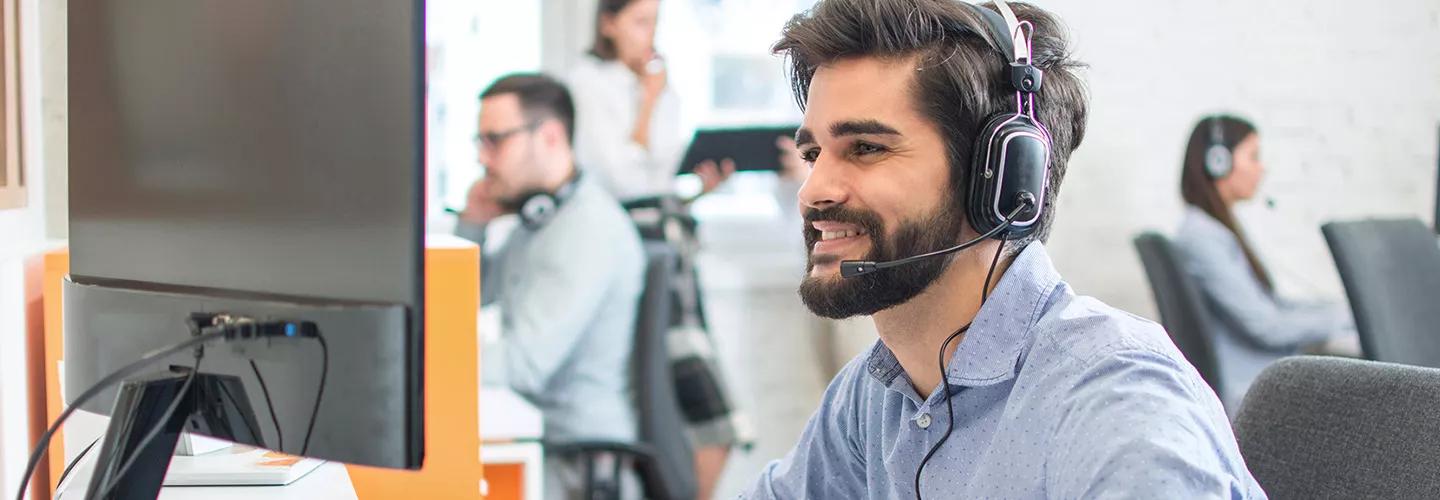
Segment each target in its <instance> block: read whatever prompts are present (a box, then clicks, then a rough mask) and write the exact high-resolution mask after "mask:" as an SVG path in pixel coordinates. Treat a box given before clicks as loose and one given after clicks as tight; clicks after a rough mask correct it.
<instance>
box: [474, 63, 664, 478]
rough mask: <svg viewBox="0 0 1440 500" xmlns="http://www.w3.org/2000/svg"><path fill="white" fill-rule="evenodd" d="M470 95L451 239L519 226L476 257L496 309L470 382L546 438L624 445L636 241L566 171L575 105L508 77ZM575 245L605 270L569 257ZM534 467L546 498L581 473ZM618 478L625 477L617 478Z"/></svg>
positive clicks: (570, 167)
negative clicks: (463, 184)
mask: <svg viewBox="0 0 1440 500" xmlns="http://www.w3.org/2000/svg"><path fill="white" fill-rule="evenodd" d="M480 100H481V106H480V110H481V111H480V118H479V132H478V133H477V134H476V148H477V153H478V155H479V160H480V163H481V164H482V165H484V166H485V177H484V178H482V179H480V180H478V181H476V182H475V183H474V184H473V185H472V186H471V188H470V192H469V195H468V196H467V200H466V205H465V210H464V211H463V212H461V213H460V219H461V221H462V226H461V228H462V229H464V230H463V231H461V232H462V233H468V236H469V237H471V238H474V239H476V241H477V242H478V243H480V244H481V245H482V247H483V246H484V240H485V238H484V235H485V226H486V225H488V224H490V222H491V221H492V220H494V219H495V218H497V217H499V216H501V215H507V214H515V215H518V217H519V219H520V221H521V224H520V226H519V227H516V228H515V229H514V230H512V231H511V232H510V233H509V234H508V236H507V237H506V238H505V240H504V242H503V244H501V246H500V248H498V249H496V250H495V251H493V252H486V253H484V254H483V256H482V259H483V262H482V264H481V266H480V269H481V303H482V304H484V305H490V304H496V305H498V306H499V307H500V311H501V313H500V327H499V332H497V333H498V334H499V337H498V338H497V339H494V340H493V341H489V340H488V339H487V341H486V342H485V343H484V345H483V348H482V349H481V353H482V360H481V363H480V366H481V370H482V371H483V379H482V380H483V381H484V383H485V384H488V385H500V386H505V387H509V388H510V389H511V390H513V391H515V392H516V393H517V394H519V395H520V396H521V397H524V398H525V399H526V400H528V401H529V402H530V403H531V404H534V405H535V406H536V407H537V408H539V410H540V412H541V414H542V416H543V419H544V433H545V438H546V439H547V440H550V441H553V442H561V443H563V442H567V441H582V440H599V441H616V442H622V443H630V442H634V441H635V439H636V435H637V429H636V425H637V423H636V422H637V419H636V414H635V408H634V404H633V402H632V398H631V396H630V395H631V393H632V392H633V391H634V388H633V387H632V384H631V383H630V376H629V374H630V359H631V351H632V347H633V345H634V333H635V318H636V311H637V308H638V303H639V300H640V294H641V290H642V287H643V285H642V279H643V275H644V265H645V264H644V262H645V257H644V253H643V251H642V250H641V245H640V238H639V236H638V235H637V234H636V232H635V227H634V226H633V225H632V224H631V223H630V220H629V219H628V218H627V217H626V216H625V213H624V212H623V211H622V210H621V209H620V206H619V204H618V203H617V202H616V201H615V200H614V199H613V198H611V197H610V194H609V193H606V192H605V190H604V189H602V188H601V187H600V186H599V185H597V184H596V183H595V182H594V181H593V180H591V179H589V176H587V175H584V174H583V173H581V172H579V171H577V170H576V168H575V160H574V154H573V153H572V151H571V146H570V143H571V138H572V131H573V130H574V116H575V110H574V105H573V104H572V101H571V99H570V95H569V93H568V92H567V91H566V90H565V87H564V86H563V85H562V84H560V82H558V81H556V80H555V79H553V78H550V77H548V76H543V75H540V74H515V75H510V76H506V77H503V78H501V79H500V80H498V81H496V82H495V83H494V84H492V85H491V86H490V87H489V88H487V89H486V90H485V91H484V92H483V93H481V94H480ZM467 226H473V227H467ZM578 247H584V248H585V253H586V255H587V256H589V257H590V258H593V259H598V260H600V261H602V262H605V265H603V266H597V265H594V264H593V262H594V261H592V260H589V259H576V258H574V257H575V254H574V250H575V249H576V248H578ZM544 469H545V489H546V493H547V494H546V497H547V498H576V497H577V496H578V495H580V494H581V492H582V491H584V490H583V489H582V488H584V487H586V486H587V485H588V483H590V481H589V480H587V478H586V477H585V474H586V473H590V472H593V471H587V470H586V468H585V467H584V464H583V461H582V460H579V459H576V458H574V457H563V456H559V455H556V454H551V455H549V456H548V457H547V458H546V462H545V465H544ZM622 481H624V482H626V483H634V481H635V479H634V478H633V476H631V475H630V474H629V473H626V474H625V475H624V476H622ZM636 488H637V486H635V485H634V484H627V485H626V486H624V487H622V490H621V491H627V492H633V491H636Z"/></svg>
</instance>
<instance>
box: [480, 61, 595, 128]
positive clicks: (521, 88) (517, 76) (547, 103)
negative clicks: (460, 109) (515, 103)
mask: <svg viewBox="0 0 1440 500" xmlns="http://www.w3.org/2000/svg"><path fill="white" fill-rule="evenodd" d="M505 94H515V96H516V97H519V98H520V109H521V110H522V111H523V112H524V113H525V119H526V121H531V122H533V121H538V120H543V119H546V118H554V119H556V120H560V123H561V124H563V125H565V141H566V142H568V143H569V144H571V145H574V144H575V100H574V99H572V98H571V97H570V90H568V89H566V88H565V84H563V83H560V81H559V80H556V79H554V78H551V77H549V76H546V75H544V74H540V73H512V74H509V75H505V76H502V77H500V79H499V80H495V83H492V84H490V87H488V88H486V89H485V91H484V92H481V93H480V99H481V100H484V99H488V98H491V97H495V96H501V95H505Z"/></svg>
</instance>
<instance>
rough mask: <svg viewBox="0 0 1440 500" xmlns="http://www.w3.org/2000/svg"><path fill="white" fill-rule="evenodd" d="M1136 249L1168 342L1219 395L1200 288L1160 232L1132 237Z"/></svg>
mask: <svg viewBox="0 0 1440 500" xmlns="http://www.w3.org/2000/svg"><path fill="white" fill-rule="evenodd" d="M1135 250H1136V251H1137V252H1139V253H1140V262H1141V263H1142V264H1144V266H1145V275H1146V276H1147V277H1148V278H1149V280H1150V290H1151V291H1152V292H1153V293H1154V294H1155V305H1156V308H1158V309H1159V310H1160V323H1161V324H1162V325H1164V326H1165V331H1166V332H1169V333H1170V340H1171V341H1173V342H1175V346H1176V347H1178V348H1180V353H1181V354H1184V355H1185V359H1187V360H1189V361H1190V364H1192V365H1195V369H1196V371H1199V372H1200V376H1201V377H1202V378H1204V379H1205V382H1206V383H1208V384H1210V388H1211V389H1213V390H1214V391H1215V392H1216V393H1217V394H1218V393H1221V392H1220V365H1219V362H1218V361H1217V360H1216V359H1215V350H1214V348H1212V347H1211V345H1210V337H1209V334H1208V333H1206V332H1208V331H1209V329H1208V325H1209V324H1210V323H1211V321H1212V320H1211V318H1210V310H1209V309H1207V308H1206V306H1205V300H1204V297H1203V296H1202V295H1201V294H1200V288H1199V286H1198V285H1196V284H1195V281H1194V280H1193V279H1192V278H1191V277H1190V275H1189V274H1186V273H1185V270H1184V269H1183V268H1181V267H1180V259H1179V255H1177V254H1176V252H1175V247H1174V246H1173V245H1171V244H1170V240H1169V239H1167V238H1166V237H1165V236H1163V235H1160V234H1159V233H1154V232H1146V233H1143V234H1141V235H1140V236H1136V237H1135Z"/></svg>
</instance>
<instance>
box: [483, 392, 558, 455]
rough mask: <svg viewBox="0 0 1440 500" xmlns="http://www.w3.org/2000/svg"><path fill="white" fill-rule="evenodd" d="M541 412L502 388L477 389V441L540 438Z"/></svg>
mask: <svg viewBox="0 0 1440 500" xmlns="http://www.w3.org/2000/svg"><path fill="white" fill-rule="evenodd" d="M543 427H544V420H543V419H542V418H541V416H540V410H539V409H538V408H535V405H532V404H530V402H529V401H526V400H525V398H522V397H520V395H519V394H515V392H514V391H511V390H510V389H506V388H504V387H495V386H481V387H480V441H481V442H483V443H494V442H510V441H534V440H538V439H540V436H541V433H542V432H543Z"/></svg>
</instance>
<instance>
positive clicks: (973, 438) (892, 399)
mask: <svg viewBox="0 0 1440 500" xmlns="http://www.w3.org/2000/svg"><path fill="white" fill-rule="evenodd" d="M957 326H958V325H957ZM945 375H946V377H948V378H949V380H950V384H951V387H952V389H953V390H952V392H951V398H950V404H951V405H952V407H953V408H954V411H955V421H954V422H950V421H949V416H948V414H947V412H946V409H945V401H944V394H943V392H944V391H943V385H941V386H939V387H937V388H936V389H935V390H933V391H931V396H930V398H929V399H926V400H921V399H920V397H919V396H918V394H917V393H916V392H915V390H914V388H913V387H912V384H911V383H910V379H909V377H907V376H906V375H905V372H904V370H903V369H902V368H901V367H900V363H899V362H898V361H897V360H896V359H895V356H894V354H892V353H891V352H890V350H889V349H887V348H886V347H885V345H884V344H883V343H879V342H877V343H876V344H875V347H874V348H872V349H871V350H870V351H869V352H868V353H864V354H861V355H860V356H858V357H856V358H855V359H854V360H852V361H851V362H850V363H849V364H848V365H846V366H845V368H844V369H843V370H841V372H840V374H839V375H837V376H836V378H835V380H833V381H831V383H830V387H829V388H828V389H826V391H825V396H824V399H823V401H821V403H820V408H819V409H818V410H817V411H816V412H815V415H813V416H812V417H811V418H810V422H809V423H808V424H807V425H806V427H805V431H804V433H803V434H801V436H800V441H799V442H798V443H797V444H796V445H795V449H794V450H792V451H791V452H790V453H789V454H788V455H786V456H785V458H783V459H781V460H778V461H775V462H773V463H771V464H770V465H769V466H767V467H766V468H765V470H764V472H763V473H762V474H761V476H760V479H759V481H757V482H756V484H755V485H754V486H753V487H752V488H751V489H750V491H748V492H747V493H745V494H744V495H742V496H743V497H744V498H756V499H768V498H787V499H788V498H796V499H799V498H818V499H831V498H837V499H840V498H844V499H849V498H899V499H910V498H915V493H916V492H915V483H914V481H915V471H916V470H917V469H918V468H919V466H920V460H921V459H922V458H923V457H924V456H925V453H926V452H927V451H929V449H930V447H931V445H933V444H934V443H935V442H936V441H937V440H939V439H940V437H941V436H943V435H944V433H945V428H946V426H947V425H948V426H951V427H953V428H954V432H953V434H952V435H951V436H950V439H949V440H948V441H946V442H945V444H944V445H943V446H941V448H940V449H939V451H938V452H936V454H935V456H934V458H932V459H931V460H930V463H929V464H928V465H926V466H925V471H924V474H923V476H922V477H921V483H920V488H921V493H922V494H923V495H924V497H925V498H935V499H940V498H945V499H951V498H1265V493H1264V492H1263V491H1261V489H1260V487H1259V485H1257V484H1256V483H1255V479H1254V478H1253V477H1251V475H1250V472H1249V470H1247V469H1246V467H1245V462H1244V460H1243V459H1242V458H1241V457H1240V451H1239V449H1238V448H1237V446H1236V444H1235V436H1234V434H1232V433H1231V430H1230V424H1229V421H1228V420H1227V419H1226V417H1225V412H1224V411H1223V410H1222V409H1221V406H1220V401H1219V399H1218V398H1216V396H1215V393H1214V392H1213V391H1211V390H1210V388H1209V387H1208V386H1207V385H1206V384H1205V382H1204V381H1203V380H1202V379H1201V378H1200V375H1199V374H1198V373H1196V371H1195V369H1194V367H1192V366H1191V365H1190V364H1189V363H1188V362H1186V361H1185V358H1184V357H1183V356H1181V354H1180V352H1179V351H1178V350H1177V349H1176V348H1175V346H1174V344H1172V343H1171V342H1170V339H1169V338H1168V337H1167V336H1166V335H1165V331H1164V330H1163V329H1161V328H1160V326H1159V325H1156V324H1154V323H1152V322H1150V321H1147V320H1145V319H1142V318H1139V317H1136V316H1133V315H1131V314H1128V313H1125V312H1122V311H1119V310H1117V309H1114V308H1111V307H1109V306H1106V305H1105V304H1103V303H1101V302H1099V301H1097V300H1095V299H1092V298H1089V297H1079V296H1076V295H1075V294H1074V292H1073V291H1071V289H1070V287H1069V285H1066V284H1065V283H1064V282H1063V281H1061V280H1060V275H1059V273H1058V272H1056V271H1055V268H1054V266H1053V265H1052V264H1051V262H1050V257H1049V255H1048V254H1047V253H1046V252H1045V247H1044V246H1043V245H1042V244H1040V243H1032V244H1030V246H1029V247H1027V248H1026V249H1025V250H1024V251H1023V252H1021V254H1020V255H1019V256H1018V257H1016V259H1015V261H1014V263H1012V264H1011V266H1010V268H1009V270H1008V271H1007V272H1006V273H1005V275H1004V277H1003V278H1001V280H1000V283H999V284H998V285H997V287H996V289H995V292H994V293H993V294H992V295H991V297H990V299H989V300H988V301H987V302H986V303H985V305H984V306H983V307H982V308H981V310H980V313H979V314H978V315H977V316H976V318H975V321H974V324H973V325H972V326H971V328H970V331H969V332H968V333H966V335H965V337H964V339H963V340H962V341H961V343H960V346H959V348H958V349H957V351H956V352H955V356H954V357H953V358H952V359H951V360H950V362H949V364H948V365H947V370H946V374H945Z"/></svg>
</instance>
